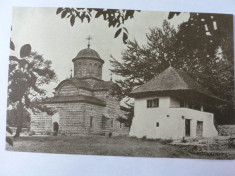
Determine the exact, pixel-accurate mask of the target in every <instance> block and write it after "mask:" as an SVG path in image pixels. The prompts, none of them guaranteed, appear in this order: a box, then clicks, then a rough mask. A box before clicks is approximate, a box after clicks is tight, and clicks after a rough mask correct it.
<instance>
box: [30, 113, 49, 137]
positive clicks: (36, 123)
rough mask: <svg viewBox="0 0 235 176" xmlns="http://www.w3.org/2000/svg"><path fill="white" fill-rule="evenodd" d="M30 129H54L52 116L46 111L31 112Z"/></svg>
mask: <svg viewBox="0 0 235 176" xmlns="http://www.w3.org/2000/svg"><path fill="white" fill-rule="evenodd" d="M30 131H34V132H35V133H46V132H51V131H52V119H51V116H49V115H47V114H46V113H37V114H33V113H32V114H31V122H30Z"/></svg>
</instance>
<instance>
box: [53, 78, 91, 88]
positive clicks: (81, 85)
mask: <svg viewBox="0 0 235 176" xmlns="http://www.w3.org/2000/svg"><path fill="white" fill-rule="evenodd" d="M66 83H71V84H73V85H74V86H75V87H77V88H83V89H87V90H91V87H90V85H89V84H88V83H87V82H86V81H83V80H81V79H78V78H75V77H73V78H69V79H66V80H64V81H61V82H60V83H59V84H58V86H57V87H56V88H55V90H57V89H59V88H60V87H61V85H63V84H66Z"/></svg>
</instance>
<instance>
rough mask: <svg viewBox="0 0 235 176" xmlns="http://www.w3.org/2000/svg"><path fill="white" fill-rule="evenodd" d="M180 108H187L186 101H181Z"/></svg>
mask: <svg viewBox="0 0 235 176" xmlns="http://www.w3.org/2000/svg"><path fill="white" fill-rule="evenodd" d="M180 107H181V108H182V107H185V103H184V100H180Z"/></svg>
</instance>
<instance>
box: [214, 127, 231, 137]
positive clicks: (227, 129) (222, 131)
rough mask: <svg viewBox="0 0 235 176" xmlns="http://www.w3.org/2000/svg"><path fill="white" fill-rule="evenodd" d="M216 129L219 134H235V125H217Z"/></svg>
mask: <svg viewBox="0 0 235 176" xmlns="http://www.w3.org/2000/svg"><path fill="white" fill-rule="evenodd" d="M217 130H218V133H219V135H220V136H231V135H232V134H235V125H218V128H217Z"/></svg>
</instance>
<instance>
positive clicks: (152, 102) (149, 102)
mask: <svg viewBox="0 0 235 176" xmlns="http://www.w3.org/2000/svg"><path fill="white" fill-rule="evenodd" d="M156 107H159V99H158V98H155V99H152V100H147V108H156Z"/></svg>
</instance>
